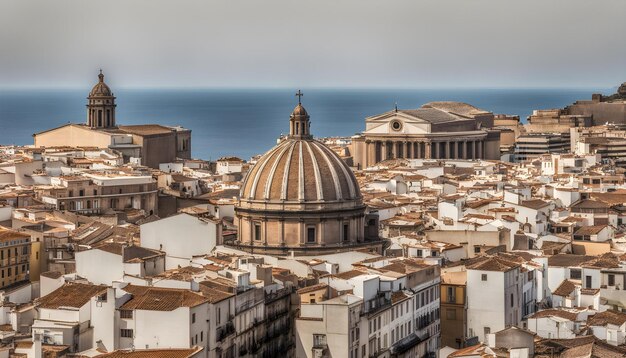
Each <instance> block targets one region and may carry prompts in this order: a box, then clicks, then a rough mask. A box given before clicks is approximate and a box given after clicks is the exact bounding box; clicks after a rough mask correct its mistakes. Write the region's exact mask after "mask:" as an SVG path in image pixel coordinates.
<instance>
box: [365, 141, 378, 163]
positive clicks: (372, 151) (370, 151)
mask: <svg viewBox="0 0 626 358" xmlns="http://www.w3.org/2000/svg"><path fill="white" fill-rule="evenodd" d="M365 148H366V150H365V153H366V157H365V158H366V159H365V167H369V166H371V165H373V164H374V163H376V142H372V141H369V140H368V141H365Z"/></svg>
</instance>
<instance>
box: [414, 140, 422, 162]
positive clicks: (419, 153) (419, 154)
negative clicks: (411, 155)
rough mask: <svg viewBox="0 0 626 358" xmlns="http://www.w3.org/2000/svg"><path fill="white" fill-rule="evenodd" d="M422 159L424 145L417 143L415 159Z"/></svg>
mask: <svg viewBox="0 0 626 358" xmlns="http://www.w3.org/2000/svg"><path fill="white" fill-rule="evenodd" d="M421 157H422V143H421V142H415V158H418V159H419V158H421Z"/></svg>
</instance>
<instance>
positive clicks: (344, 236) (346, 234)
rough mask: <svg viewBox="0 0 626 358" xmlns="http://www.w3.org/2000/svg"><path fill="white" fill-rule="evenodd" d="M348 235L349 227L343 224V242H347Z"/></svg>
mask: <svg viewBox="0 0 626 358" xmlns="http://www.w3.org/2000/svg"><path fill="white" fill-rule="evenodd" d="M348 234H349V226H348V224H343V241H348Z"/></svg>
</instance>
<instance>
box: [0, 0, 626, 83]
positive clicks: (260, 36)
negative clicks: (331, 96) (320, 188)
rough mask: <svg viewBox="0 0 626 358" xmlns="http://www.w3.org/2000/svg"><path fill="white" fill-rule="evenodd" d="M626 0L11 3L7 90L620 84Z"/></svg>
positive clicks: (7, 0) (2, 51)
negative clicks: (100, 84) (100, 75)
mask: <svg viewBox="0 0 626 358" xmlns="http://www.w3.org/2000/svg"><path fill="white" fill-rule="evenodd" d="M625 19H626V1H624V0H602V1H591V0H558V1H557V0H519V1H504V0H451V1H448V0H432V1H422V0H406V1H405V0H376V1H370V0H328V1H326V0H315V1H304V0H302V1H299V0H283V1H280V0H248V1H239V0H221V1H214V0H167V1H164V0H107V1H85V0H77V1H66V0H54V1H52V0H0V86H2V87H13V86H24V87H32V86H46V87H50V86H51V87H56V86H72V87H73V86H80V87H86V86H88V85H91V83H92V82H93V80H94V79H95V76H96V73H97V70H98V69H99V68H100V67H102V68H103V69H104V71H105V74H106V75H107V79H108V80H109V82H110V83H112V84H114V85H115V86H116V87H150V86H159V87H172V86H194V87H223V86H228V87H292V88H298V87H303V88H306V87H426V88H429V87H593V86H596V87H602V88H606V87H611V86H616V85H618V84H619V83H621V82H623V81H626V39H625V37H624V34H626V20H625Z"/></svg>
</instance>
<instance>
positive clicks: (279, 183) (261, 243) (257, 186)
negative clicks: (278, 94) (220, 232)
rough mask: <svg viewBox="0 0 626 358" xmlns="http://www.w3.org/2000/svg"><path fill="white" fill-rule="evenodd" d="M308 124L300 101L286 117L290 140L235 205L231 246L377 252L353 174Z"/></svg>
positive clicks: (260, 164)
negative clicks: (315, 134)
mask: <svg viewBox="0 0 626 358" xmlns="http://www.w3.org/2000/svg"><path fill="white" fill-rule="evenodd" d="M296 95H297V96H298V97H301V96H302V92H301V91H298V93H297V94H296ZM309 124H310V123H309V115H308V114H307V112H306V110H305V109H304V107H302V105H301V104H300V103H298V105H297V106H296V108H295V109H294V110H293V112H292V114H291V116H290V118H289V133H290V134H289V136H288V137H286V138H284V139H283V140H282V141H280V142H279V143H278V145H276V146H275V147H274V148H272V149H270V150H269V151H268V152H267V153H265V154H264V155H263V156H262V157H261V158H260V159H259V160H258V161H257V163H256V164H255V165H254V166H253V167H252V168H250V170H249V171H248V173H247V175H246V177H245V179H244V180H243V183H242V186H241V193H240V194H241V195H240V198H239V201H238V202H237V204H236V205H235V221H236V223H237V240H235V241H233V242H231V243H229V245H234V246H235V247H237V248H238V249H241V250H247V251H250V252H264V253H270V254H276V255H287V254H289V253H292V254H295V253H299V254H304V255H317V254H320V253H326V252H340V251H348V250H354V249H355V248H360V249H368V250H370V249H371V250H374V251H375V252H380V250H381V248H382V244H381V241H380V240H379V239H378V235H376V234H372V233H373V232H374V233H377V232H378V231H377V225H378V221H377V220H376V219H374V220H372V219H367V220H366V213H365V210H366V207H365V205H363V198H362V196H361V192H360V190H359V185H358V182H357V180H356V178H355V177H354V174H353V173H352V170H351V169H350V167H348V165H347V164H346V163H345V162H344V161H343V159H341V158H340V157H339V156H338V155H337V154H336V153H335V152H334V151H332V150H331V149H330V148H328V147H327V146H325V145H324V144H323V143H321V142H319V141H316V140H314V139H313V137H312V136H311V134H310V132H309V128H310V126H309ZM366 226H367V228H368V229H367V232H366V231H365V228H366Z"/></svg>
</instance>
